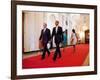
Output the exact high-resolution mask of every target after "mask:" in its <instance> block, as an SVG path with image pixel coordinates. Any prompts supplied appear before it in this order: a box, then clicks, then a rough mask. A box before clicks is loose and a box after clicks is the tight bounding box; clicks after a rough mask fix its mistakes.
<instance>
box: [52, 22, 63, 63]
mask: <svg viewBox="0 0 100 80" xmlns="http://www.w3.org/2000/svg"><path fill="white" fill-rule="evenodd" d="M53 37H54V41H55V44H56V51H55V53H54V57H53V60H54V61H55V60H56V57H57V55H58V54H59V57H60V58H61V51H60V47H59V45H60V43H61V42H62V41H63V31H62V27H60V26H59V21H56V22H55V27H54V28H53V31H52V39H53Z"/></svg>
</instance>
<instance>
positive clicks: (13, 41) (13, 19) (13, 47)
mask: <svg viewBox="0 0 100 80" xmlns="http://www.w3.org/2000/svg"><path fill="white" fill-rule="evenodd" d="M17 5H30V6H32V5H33V6H47V7H48V6H49V7H64V8H81V9H94V71H86V72H73V73H72V72H71V73H53V74H36V75H17V67H16V64H17V19H16V16H17V15H16V13H17ZM22 51H23V50H22ZM92 74H97V6H96V5H81V4H65V3H49V2H33V1H11V79H12V80H15V79H29V78H46V77H61V76H79V75H92Z"/></svg>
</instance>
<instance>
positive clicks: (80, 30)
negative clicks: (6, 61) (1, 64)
mask: <svg viewBox="0 0 100 80" xmlns="http://www.w3.org/2000/svg"><path fill="white" fill-rule="evenodd" d="M92 74H97V6H96V5H80V4H65V3H64V4H63V3H48V2H31V1H11V79H12V80H14V79H29V78H44V77H60V76H75V75H77V76H78V75H92Z"/></svg>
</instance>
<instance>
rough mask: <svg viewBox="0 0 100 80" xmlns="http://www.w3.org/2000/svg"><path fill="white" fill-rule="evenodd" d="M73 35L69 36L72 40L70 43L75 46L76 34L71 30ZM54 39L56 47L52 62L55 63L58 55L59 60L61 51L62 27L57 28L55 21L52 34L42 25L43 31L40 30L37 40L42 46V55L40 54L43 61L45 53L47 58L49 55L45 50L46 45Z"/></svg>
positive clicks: (57, 22)
mask: <svg viewBox="0 0 100 80" xmlns="http://www.w3.org/2000/svg"><path fill="white" fill-rule="evenodd" d="M72 32H73V34H72V36H71V38H72V40H71V42H72V43H73V45H74V48H75V45H76V41H77V40H76V37H75V36H76V33H75V30H74V29H73V30H72ZM53 38H54V43H55V45H56V50H55V53H54V56H53V60H54V61H56V58H57V56H58V55H59V58H61V56H62V55H61V51H60V44H61V43H62V42H63V30H62V27H61V26H59V21H55V27H54V28H53V31H52V34H51V32H50V29H48V28H47V24H46V23H44V24H43V29H42V30H41V34H40V37H39V40H40V41H41V42H42V44H43V54H42V58H41V59H45V54H46V52H47V53H48V56H49V55H50V51H49V49H48V48H47V44H48V43H49V42H52V41H53Z"/></svg>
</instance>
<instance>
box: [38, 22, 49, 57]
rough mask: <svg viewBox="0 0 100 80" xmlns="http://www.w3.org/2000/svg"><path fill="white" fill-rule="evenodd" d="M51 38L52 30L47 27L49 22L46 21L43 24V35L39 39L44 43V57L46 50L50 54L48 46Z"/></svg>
mask: <svg viewBox="0 0 100 80" xmlns="http://www.w3.org/2000/svg"><path fill="white" fill-rule="evenodd" d="M50 39H51V34H50V30H49V29H48V28H47V24H46V23H44V24H43V29H42V30H41V35H40V38H39V40H41V41H42V44H43V54H42V59H44V58H45V54H46V52H47V53H48V55H50V52H49V50H48V48H47V43H48V42H49V41H50Z"/></svg>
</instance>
